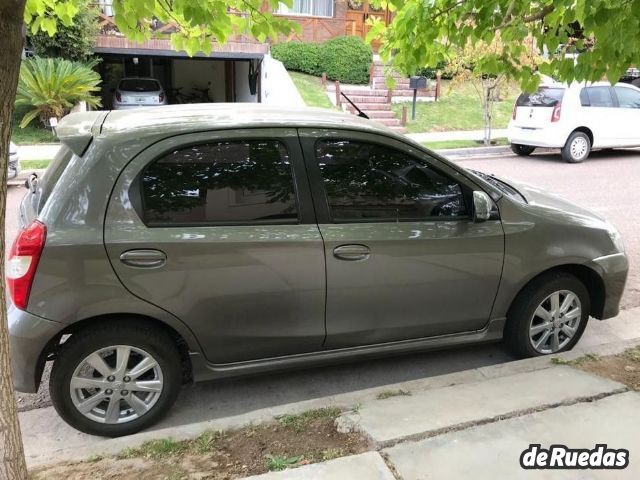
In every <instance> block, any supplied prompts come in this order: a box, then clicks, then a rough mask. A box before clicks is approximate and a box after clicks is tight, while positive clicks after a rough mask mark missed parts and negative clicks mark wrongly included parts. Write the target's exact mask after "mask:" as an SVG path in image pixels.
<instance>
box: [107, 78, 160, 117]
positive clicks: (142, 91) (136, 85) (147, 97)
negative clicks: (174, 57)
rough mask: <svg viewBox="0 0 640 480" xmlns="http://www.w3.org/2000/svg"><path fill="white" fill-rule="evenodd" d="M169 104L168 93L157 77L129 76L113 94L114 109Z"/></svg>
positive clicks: (119, 84) (121, 81)
mask: <svg viewBox="0 0 640 480" xmlns="http://www.w3.org/2000/svg"><path fill="white" fill-rule="evenodd" d="M166 104H167V94H166V93H165V91H164V88H162V85H161V84H160V82H159V81H158V80H156V79H155V78H143V77H127V78H123V79H121V80H120V82H119V83H118V88H116V90H115V92H114V94H113V109H114V110H124V109H127V108H138V107H158V106H161V105H166Z"/></svg>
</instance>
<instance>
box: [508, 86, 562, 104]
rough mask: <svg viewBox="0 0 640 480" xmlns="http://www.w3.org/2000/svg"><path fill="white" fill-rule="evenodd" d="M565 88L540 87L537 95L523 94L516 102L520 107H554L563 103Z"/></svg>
mask: <svg viewBox="0 0 640 480" xmlns="http://www.w3.org/2000/svg"><path fill="white" fill-rule="evenodd" d="M563 97H564V88H555V87H553V88H552V87H540V88H538V91H537V92H535V93H521V94H520V96H519V97H518V99H517V100H516V106H518V107H554V106H556V105H557V104H558V103H560V102H561V101H562V98H563Z"/></svg>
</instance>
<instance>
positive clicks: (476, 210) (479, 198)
mask: <svg viewBox="0 0 640 480" xmlns="http://www.w3.org/2000/svg"><path fill="white" fill-rule="evenodd" d="M492 207H493V200H491V197H490V196H489V195H488V194H486V193H485V192H481V191H479V190H475V191H474V192H473V221H474V222H477V223H479V222H486V221H487V220H489V218H490V217H491V208H492Z"/></svg>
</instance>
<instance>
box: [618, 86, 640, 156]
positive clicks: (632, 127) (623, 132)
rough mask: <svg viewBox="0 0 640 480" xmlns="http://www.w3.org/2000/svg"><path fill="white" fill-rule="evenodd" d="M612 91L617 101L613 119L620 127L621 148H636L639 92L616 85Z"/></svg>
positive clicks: (639, 122) (639, 112)
mask: <svg viewBox="0 0 640 480" xmlns="http://www.w3.org/2000/svg"><path fill="white" fill-rule="evenodd" d="M613 90H614V92H615V95H616V99H617V100H618V101H617V104H616V107H617V108H616V109H615V113H614V115H615V117H614V118H615V121H616V122H617V123H618V124H619V125H620V128H619V131H620V136H621V137H622V138H621V146H628V147H635V146H638V145H640V135H639V134H638V125H640V90H639V89H637V88H635V87H633V86H631V85H617V86H615V87H614V88H613ZM612 120H613V119H612Z"/></svg>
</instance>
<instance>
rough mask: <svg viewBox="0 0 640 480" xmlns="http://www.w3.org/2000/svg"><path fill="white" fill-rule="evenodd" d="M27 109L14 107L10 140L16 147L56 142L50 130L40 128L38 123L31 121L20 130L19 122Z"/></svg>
mask: <svg viewBox="0 0 640 480" xmlns="http://www.w3.org/2000/svg"><path fill="white" fill-rule="evenodd" d="M28 109H29V107H16V108H15V110H14V112H13V121H12V129H11V140H12V141H13V142H14V143H16V144H18V145H29V144H33V143H51V142H57V141H58V140H57V139H56V137H55V136H54V135H53V134H52V133H51V130H50V129H47V128H44V127H40V125H39V121H38V120H37V119H36V120H33V121H32V122H31V123H30V124H29V125H28V126H27V127H25V128H20V121H21V120H22V117H23V116H24V114H25V113H26V111H27V110H28Z"/></svg>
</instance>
